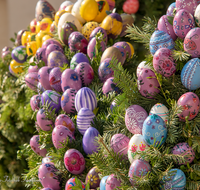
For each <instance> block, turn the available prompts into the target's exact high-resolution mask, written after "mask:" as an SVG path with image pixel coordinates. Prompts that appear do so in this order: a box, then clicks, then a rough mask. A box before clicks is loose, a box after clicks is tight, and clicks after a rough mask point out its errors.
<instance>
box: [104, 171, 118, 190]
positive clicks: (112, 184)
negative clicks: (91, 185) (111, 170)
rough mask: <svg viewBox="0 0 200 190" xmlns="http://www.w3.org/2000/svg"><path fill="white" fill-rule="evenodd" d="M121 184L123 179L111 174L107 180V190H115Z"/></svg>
mask: <svg viewBox="0 0 200 190" xmlns="http://www.w3.org/2000/svg"><path fill="white" fill-rule="evenodd" d="M120 186H121V180H120V179H117V177H116V176H115V175H114V174H111V175H110V176H109V177H108V179H107V180H106V190H114V189H117V187H120Z"/></svg>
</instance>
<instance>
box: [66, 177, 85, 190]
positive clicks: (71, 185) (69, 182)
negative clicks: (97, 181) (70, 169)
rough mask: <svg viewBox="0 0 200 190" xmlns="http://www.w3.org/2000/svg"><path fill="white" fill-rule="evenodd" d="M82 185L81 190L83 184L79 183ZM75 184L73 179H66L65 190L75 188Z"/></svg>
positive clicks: (83, 186) (83, 187)
mask: <svg viewBox="0 0 200 190" xmlns="http://www.w3.org/2000/svg"><path fill="white" fill-rule="evenodd" d="M81 183H82V189H83V190H85V184H84V183H83V182H82V181H81ZM76 185H77V184H76V182H75V178H74V177H73V178H70V179H68V181H67V183H66V185H65V190H71V189H72V188H71V187H74V186H76Z"/></svg>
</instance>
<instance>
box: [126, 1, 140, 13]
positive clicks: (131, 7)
mask: <svg viewBox="0 0 200 190" xmlns="http://www.w3.org/2000/svg"><path fill="white" fill-rule="evenodd" d="M138 9H139V1H138V0H127V1H125V2H124V4H123V11H124V12H125V13H127V14H135V13H136V12H137V11H138Z"/></svg>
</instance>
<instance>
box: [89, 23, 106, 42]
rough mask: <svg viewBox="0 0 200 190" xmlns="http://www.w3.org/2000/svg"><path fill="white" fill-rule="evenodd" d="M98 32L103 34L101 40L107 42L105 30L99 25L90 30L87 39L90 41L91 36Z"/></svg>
mask: <svg viewBox="0 0 200 190" xmlns="http://www.w3.org/2000/svg"><path fill="white" fill-rule="evenodd" d="M98 33H101V34H102V35H103V41H104V42H105V44H107V41H108V37H107V32H106V31H105V30H104V29H103V28H101V27H100V26H99V27H97V28H95V29H94V30H93V31H92V33H91V34H90V38H89V41H90V40H91V39H92V38H94V37H96V35H97V34H98Z"/></svg>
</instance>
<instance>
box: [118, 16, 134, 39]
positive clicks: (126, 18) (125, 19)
mask: <svg viewBox="0 0 200 190" xmlns="http://www.w3.org/2000/svg"><path fill="white" fill-rule="evenodd" d="M120 16H121V18H122V24H123V26H122V31H121V34H120V37H123V36H125V35H126V34H127V33H126V30H127V27H128V25H130V26H132V24H133V23H134V18H133V16H132V15H130V14H126V13H122V14H120Z"/></svg>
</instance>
